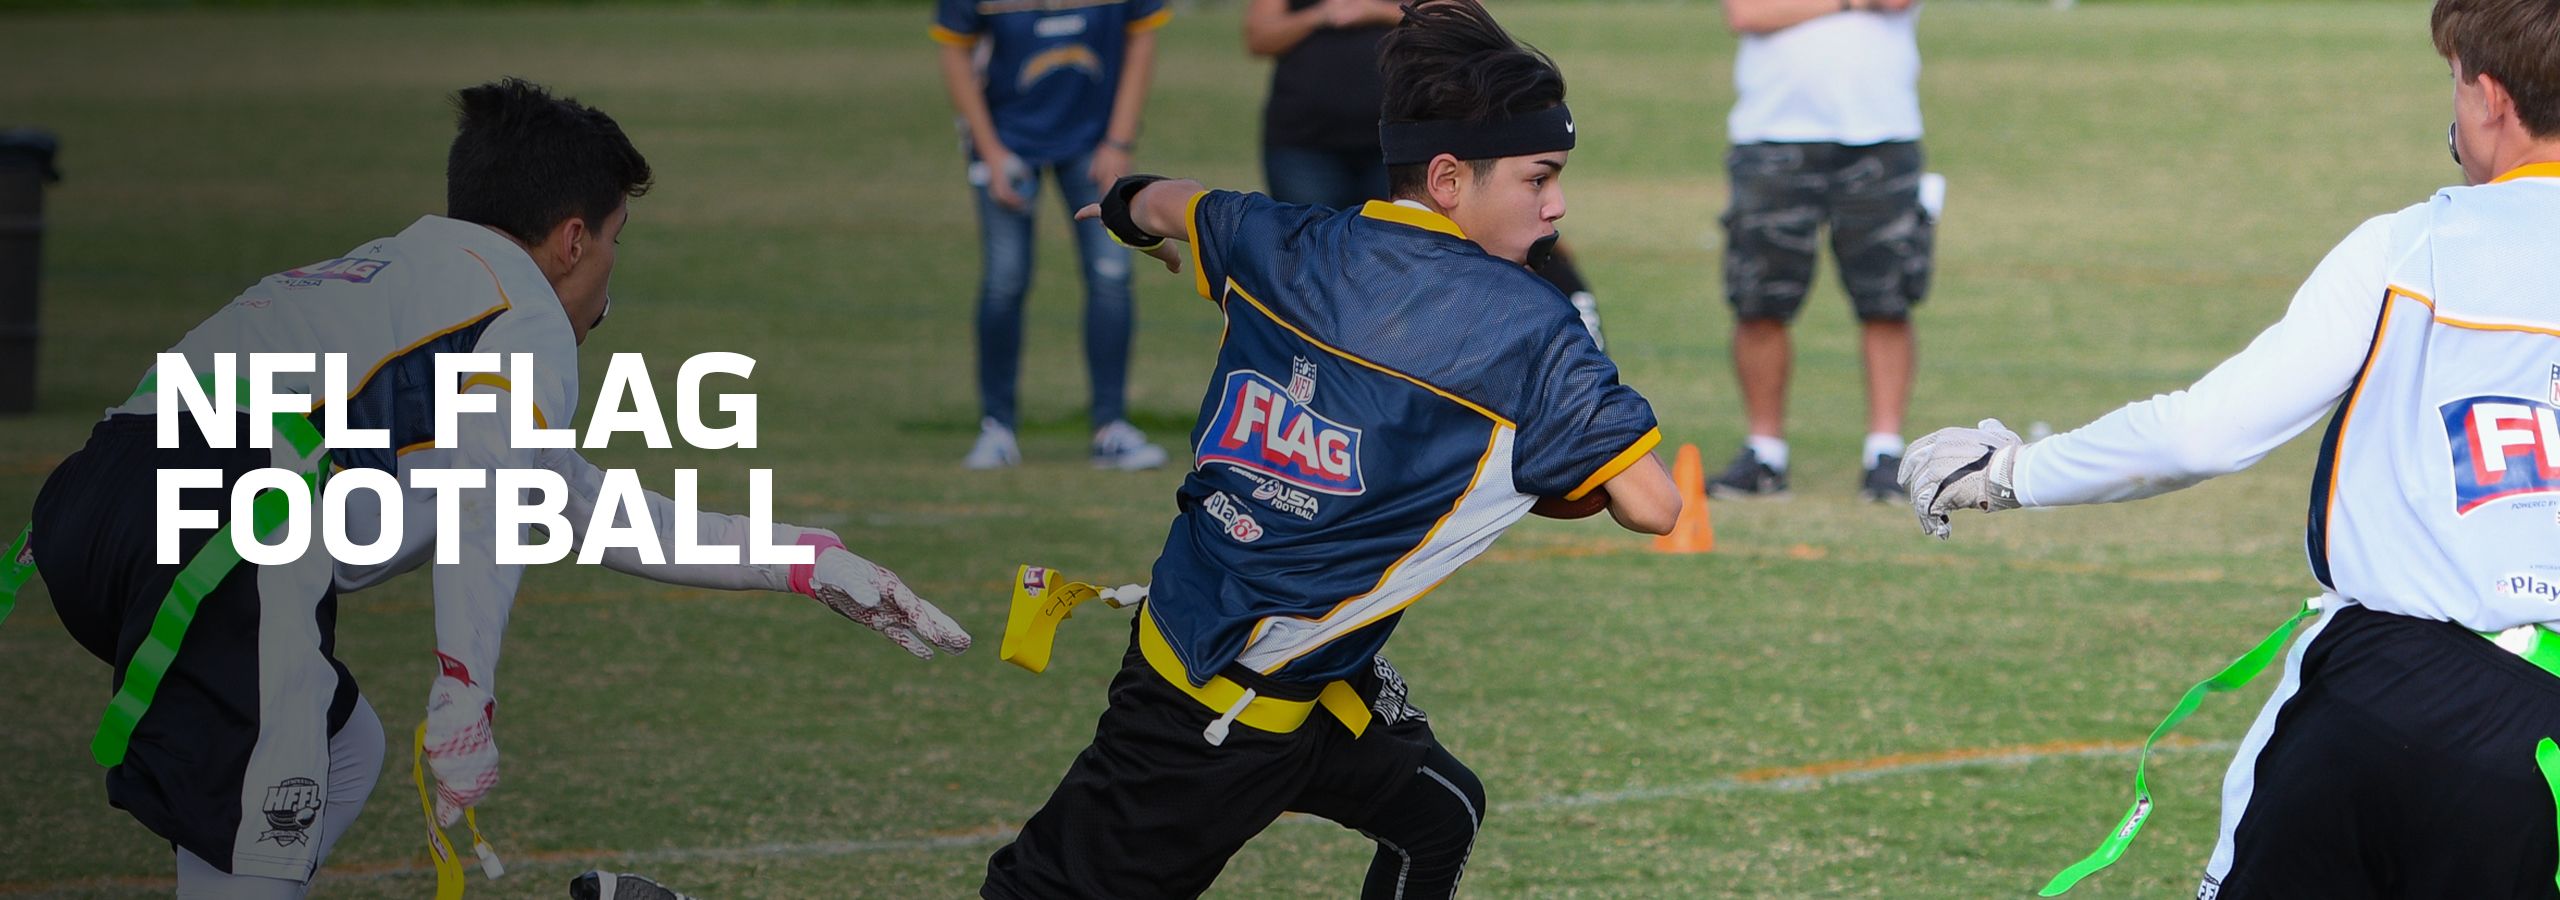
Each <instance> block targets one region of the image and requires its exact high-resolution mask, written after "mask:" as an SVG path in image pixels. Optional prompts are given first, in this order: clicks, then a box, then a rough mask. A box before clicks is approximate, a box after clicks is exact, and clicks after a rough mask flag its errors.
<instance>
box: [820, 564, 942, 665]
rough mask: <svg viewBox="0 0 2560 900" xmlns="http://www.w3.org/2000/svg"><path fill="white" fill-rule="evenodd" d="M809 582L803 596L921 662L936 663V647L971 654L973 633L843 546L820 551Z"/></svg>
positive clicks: (878, 567) (901, 582)
mask: <svg viewBox="0 0 2560 900" xmlns="http://www.w3.org/2000/svg"><path fill="white" fill-rule="evenodd" d="M806 583H807V587H805V588H803V589H802V590H801V592H802V593H805V594H808V595H809V596H811V597H815V598H817V600H818V602H820V603H824V604H826V605H827V608H828V609H832V610H835V611H836V614H837V615H840V616H843V617H845V618H847V619H851V620H853V621H854V623H855V624H858V625H861V626H862V627H864V628H868V629H871V630H873V631H877V632H880V633H881V634H884V635H887V636H888V638H889V639H890V640H892V641H896V642H898V646H900V647H904V648H906V649H907V652H908V653H913V654H915V655H916V658H917V659H932V658H933V648H935V647H940V648H942V650H943V651H944V652H946V653H959V652H962V651H965V650H967V649H969V632H967V631H963V630H961V628H960V623H958V622H954V621H951V617H950V616H946V615H943V614H942V610H939V609H935V608H934V606H933V604H931V603H926V602H924V598H922V597H918V596H916V592H915V589H913V588H910V587H907V583H906V582H904V581H901V580H899V579H898V575H897V573H895V572H891V571H889V570H887V569H884V568H881V567H880V566H878V565H876V564H874V563H872V562H871V561H870V560H867V559H863V558H862V557H859V556H855V555H853V552H852V551H849V550H846V549H844V548H843V547H842V546H831V547H827V548H825V549H823V550H820V551H819V552H818V561H817V565H816V567H815V569H814V570H813V571H812V572H811V573H810V574H809V577H808V579H807V582H806ZM794 587H799V585H794Z"/></svg>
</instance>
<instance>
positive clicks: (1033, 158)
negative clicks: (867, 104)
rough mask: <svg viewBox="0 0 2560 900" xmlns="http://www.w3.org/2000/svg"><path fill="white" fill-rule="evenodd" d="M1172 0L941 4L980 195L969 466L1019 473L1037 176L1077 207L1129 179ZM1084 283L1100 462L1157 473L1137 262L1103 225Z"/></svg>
mask: <svg viewBox="0 0 2560 900" xmlns="http://www.w3.org/2000/svg"><path fill="white" fill-rule="evenodd" d="M1172 16H1173V13H1172V12H1171V11H1170V10H1167V9H1165V8H1164V0H1080V2H1074V3H1066V2H1058V0H938V2H937V3H936V4H935V6H934V21H933V28H932V30H931V34H932V35H933V39H934V40H935V41H938V42H940V43H941V44H942V78H943V82H944V86H945V87H947V88H948V89H949V90H950V93H951V105H952V106H953V107H954V108H956V109H957V110H958V111H959V113H960V120H961V122H960V124H961V128H962V131H963V133H964V139H963V140H962V142H961V143H962V145H963V147H964V148H965V149H966V151H967V153H968V158H969V184H970V187H971V188H972V190H974V191H975V192H976V194H977V205H978V245H979V250H980V251H981V253H982V255H983V265H984V268H983V270H982V274H981V276H980V281H979V286H978V405H979V412H980V416H981V418H980V420H979V423H978V440H977V443H976V444H975V445H974V446H972V447H970V448H969V455H968V456H967V457H966V458H965V459H964V460H963V463H964V464H965V465H967V466H968V467H969V468H972V469H998V468H1004V467H1006V466H1012V465H1016V464H1019V463H1020V462H1021V461H1022V452H1021V449H1020V446H1019V444H1018V442H1017V441H1016V440H1015V437H1014V429H1015V428H1016V427H1017V425H1018V419H1019V412H1018V410H1017V409H1016V407H1015V399H1014V398H1015V392H1016V391H1015V389H1016V387H1017V383H1018V382H1019V381H1020V375H1021V369H1022V301H1023V298H1024V296H1025V295H1027V294H1029V293H1030V291H1031V234H1032V227H1031V226H1032V221H1031V216H1032V207H1033V205H1034V201H1036V200H1038V199H1039V193H1040V175H1041V173H1043V172H1046V173H1048V174H1049V175H1050V177H1052V178H1053V179H1055V180H1056V181H1057V185H1058V193H1059V194H1060V195H1062V198H1063V199H1064V201H1065V208H1066V209H1067V210H1070V211H1072V210H1074V209H1076V208H1078V207H1081V206H1084V205H1086V204H1089V203H1092V202H1094V200H1095V198H1097V197H1098V196H1100V186H1101V185H1107V184H1110V183H1112V182H1113V181H1115V180H1117V179H1119V177H1120V176H1122V175H1126V174H1128V173H1129V160H1130V155H1131V154H1133V153H1135V152H1137V141H1138V120H1139V116H1140V114H1141V113H1142V112H1143V111H1144V108H1145V106H1146V101H1147V82H1148V80H1149V78H1150V77H1151V76H1152V75H1153V74H1154V69H1155V55H1156V49H1155V48H1156V37H1155V30H1156V29H1157V28H1158V27H1160V26H1162V25H1163V24H1164V23H1165V21H1166V20H1167V19H1170V18H1172ZM1075 232H1076V252H1077V259H1078V260H1079V261H1080V262H1081V263H1082V269H1083V272H1084V292H1085V294H1084V297H1085V302H1084V356H1085V371H1086V373H1087V375H1088V376H1089V378H1090V383H1091V388H1092V404H1093V405H1092V415H1093V464H1094V466H1095V467H1096V468H1103V469H1124V470H1135V469H1151V468H1154V467H1156V466H1161V465H1163V464H1164V462H1165V452H1164V448H1162V447H1158V446H1156V445H1155V444H1152V443H1149V442H1148V441H1147V436H1146V435H1145V434H1144V433H1141V432H1140V431H1139V430H1138V429H1137V428H1136V427H1134V426H1132V425H1130V424H1129V420H1128V378H1129V342H1130V336H1131V333H1132V332H1133V331H1135V330H1136V323H1135V312H1134V310H1133V309H1132V306H1131V303H1130V298H1129V254H1128V251H1127V250H1125V249H1123V248H1121V247H1119V246H1116V245H1114V244H1113V243H1112V242H1111V239H1110V236H1109V235H1107V234H1105V233H1104V232H1103V230H1102V227H1101V226H1100V225H1097V224H1094V223H1089V222H1087V223H1077V224H1076V226H1075Z"/></svg>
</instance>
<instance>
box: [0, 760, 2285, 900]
mask: <svg viewBox="0 0 2560 900" xmlns="http://www.w3.org/2000/svg"><path fill="white" fill-rule="evenodd" d="M2236 746H2237V744H2235V743H2234V742H2231V741H2214V742H2195V743H2190V742H2178V743H2170V744H2164V745H2162V746H2159V747H2157V748H2154V750H2153V752H2154V753H2222V752H2228V751H2230V750H2232V749H2233V748H2234V747H2236ZM2138 749H2140V747H2139V745H2128V744H2043V745H2036V746H2028V747H2015V748H2004V749H1984V750H1956V751H1942V752H1937V753H1923V754H1895V755H1892V756H1884V757H1877V758H1875V759H1872V760H1857V761H1847V762H1838V763H1818V764H1814V765H1808V766H1790V767H1781V768H1773V769H1758V770H1752V771H1749V772H1744V773H1740V774H1736V775H1727V776H1723V777H1719V778H1713V779H1709V780H1706V781H1698V782H1691V783H1687V784H1668V785H1656V786H1649V787H1634V788H1624V789H1620V790H1612V791H1586V792H1582V793H1573V794H1554V795H1549V796H1546V797H1539V798H1534V799H1530V800H1520V801H1514V802H1509V803H1497V804H1494V805H1493V808H1494V811H1495V812H1496V813H1520V812H1543V811H1549V810H1563V809H1588V808H1592V807H1602V806H1615V805H1618V804H1624V803H1643V802H1648V801H1654V800H1674V799H1682V798H1694V797H1705V796H1713V795H1718V794H1739V793H1754V792H1761V791H1773V792H1785V791H1805V790H1814V789H1818V788H1823V787H1829V786H1831V785H1838V784H1853V783H1859V782H1868V781H1876V780H1879V779H1883V778H1889V777H1898V776H1904V775H1917V774H1924V773H1930V772H1942V771H1950V770H1955V769H1969V768H1986V767H2002V768H2014V767H2018V766H2025V765H2029V764H2032V763H2038V762H2044V761H2048V760H2057V759H2082V758H2120V757H2128V756H2132V755H2133V754H2134V752H2135V751H2136V750H2138ZM2104 799H2107V800H2108V802H2110V803H2112V802H2114V801H2115V799H2117V798H2113V797H2109V798H2104ZM1315 823H1322V824H1328V825H1329V824H1332V823H1331V822H1328V821H1326V820H1324V819H1320V818H1316V817H1314V816H1304V815H1295V814H1292V815H1287V816H1283V817H1281V819H1280V820H1279V824H1284V825H1291V824H1294V825H1305V824H1315ZM1014 832H1015V830H1014V829H1012V828H989V829H982V830H979V831H971V832H963V833H959V834H948V835H933V836H925V837H908V838H882V839H878V840H860V841H806V842H777V843H767V844H748V845H744V846H736V847H669V848H664V849H658V850H632V851H619V852H617V851H594V850H573V851H547V852H542V853H534V854H527V855H525V856H522V857H516V858H509V859H507V860H506V862H507V868H508V870H509V871H510V872H511V873H512V872H523V871H529V870H545V871H549V870H558V871H584V870H586V869H592V868H606V869H615V870H625V869H627V870H638V871H641V872H642V874H647V873H646V870H647V869H648V868H649V867H651V866H657V865H664V864H668V863H689V862H765V861H772V860H785V859H823V858H827V857H835V856H865V855H870V854H876V853H909V852H916V851H926V850H950V849H958V848H966V847H982V846H991V845H995V844H1000V843H1003V842H1005V841H1009V840H1012V839H1013V835H1014ZM501 853H502V855H503V851H501ZM465 868H466V869H469V868H474V867H473V866H471V865H470V863H469V861H468V860H466V861H465ZM434 871H435V869H434V867H432V866H429V865H425V864H423V863H422V862H409V863H393V864H373V865H364V864H358V865H352V866H340V867H333V868H329V869H325V870H324V871H323V872H322V873H321V874H320V877H319V879H318V880H317V881H316V882H315V883H314V886H315V887H325V886H328V885H333V884H349V883H363V882H370V881H377V880H381V879H386V878H404V877H409V876H416V875H425V874H430V873H432V872H434ZM471 877H473V878H474V879H475V880H476V879H477V878H478V877H479V876H477V875H473V876H471ZM172 887H174V883H173V882H172V881H170V880H169V879H166V878H95V879H72V880H65V881H55V882H44V883H18V884H0V894H6V895H17V894H44V893H53V892H60V891H68V890H80V889H90V890H96V889H101V888H134V889H142V890H153V891H159V892H164V893H165V892H166V891H168V890H170V889H171V888H172Z"/></svg>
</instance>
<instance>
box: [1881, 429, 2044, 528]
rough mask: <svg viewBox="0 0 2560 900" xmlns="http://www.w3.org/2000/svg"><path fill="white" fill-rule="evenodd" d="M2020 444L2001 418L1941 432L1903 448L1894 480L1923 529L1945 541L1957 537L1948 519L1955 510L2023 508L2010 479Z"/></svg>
mask: <svg viewBox="0 0 2560 900" xmlns="http://www.w3.org/2000/svg"><path fill="white" fill-rule="evenodd" d="M2020 443H2021V442H2020V441H2019V440H2018V435H2017V433H2016V432H2013V431H2010V430H2009V429H2008V427H2007V426H2004V425H2001V424H2000V420H1998V419H1984V420H1982V424H1980V425H1977V426H1975V427H1972V428H1941V429H1938V430H1936V431H1933V432H1930V433H1929V435H1928V436H1927V437H1923V438H1921V439H1919V440H1916V441H1912V442H1911V446H1910V447H1908V448H1905V449H1904V450H1903V454H1902V468H1901V470H1900V471H1898V472H1896V473H1895V479H1896V480H1898V481H1900V482H1901V483H1902V490H1903V492H1904V493H1906V494H1909V495H1910V497H1911V511H1912V513H1913V514H1915V515H1918V516H1919V517H1920V530H1921V531H1923V532H1927V533H1928V534H1929V535H1930V536H1932V537H1935V538H1937V539H1939V540H1942V541H1943V540H1946V539H1947V536H1948V535H1951V534H1953V533H1955V529H1954V527H1953V525H1951V524H1950V523H1949V522H1948V521H1947V514H1948V513H1950V512H1954V511H1955V510H1957V509H1965V508H1971V509H1979V510H1982V511H1983V512H1997V511H1999V510H2004V509H2016V508H2018V492H2017V490H2016V489H2015V487H2014V485H2015V482H2014V480H2013V479H2012V477H2011V476H2012V473H2013V471H2014V469H2015V467H2016V466H2017V460H2018V447H2019V445H2020Z"/></svg>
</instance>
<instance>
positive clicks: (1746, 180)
mask: <svg viewBox="0 0 2560 900" xmlns="http://www.w3.org/2000/svg"><path fill="white" fill-rule="evenodd" d="M1725 168H1726V170H1727V171H1728V173H1729V174H1730V175H1731V176H1732V179H1733V205H1732V207H1731V208H1729V209H1727V210H1725V214H1724V219H1723V222H1724V229H1725V251H1724V285H1725V300H1726V301H1727V302H1728V303H1731V304H1732V305H1733V311H1734V315H1735V316H1736V317H1739V318H1742V319H1749V320H1774V321H1779V322H1788V321H1793V320H1794V319H1795V317H1796V312H1797V310H1799V309H1802V308H1803V306H1804V297H1805V293H1806V292H1807V291H1810V290H1812V288H1813V270H1814V256H1815V252H1816V248H1817V240H1816V239H1817V237H1818V236H1819V234H1820V232H1821V229H1822V227H1823V226H1824V225H1829V226H1830V227H1831V254H1832V256H1833V257H1834V258H1836V259H1838V260H1839V263H1840V281H1841V283H1842V284H1843V285H1845V286H1846V289H1847V291H1848V294H1849V302H1850V305H1851V306H1852V307H1854V308H1855V309H1856V310H1857V314H1858V318H1859V320H1861V321H1867V322H1899V321H1902V320H1905V319H1908V318H1910V316H1911V308H1912V307H1913V306H1916V305H1918V304H1919V303H1920V301H1921V300H1922V299H1923V298H1925V297H1927V296H1928V294H1929V274H1930V254H1931V252H1932V248H1933V247H1934V245H1935V244H1936V242H1937V230H1938V225H1937V222H1936V220H1934V219H1932V218H1931V217H1930V216H1929V214H1928V211H1927V210H1925V209H1922V208H1921V206H1920V176H1921V154H1920V145H1919V144H1918V143H1916V142H1907V141H1898V142H1893V143H1884V144H1872V145H1867V146H1859V147H1851V146H1844V145H1841V144H1740V145H1736V146H1735V147H1734V148H1733V149H1732V150H1731V151H1729V152H1728V153H1726V154H1725Z"/></svg>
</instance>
